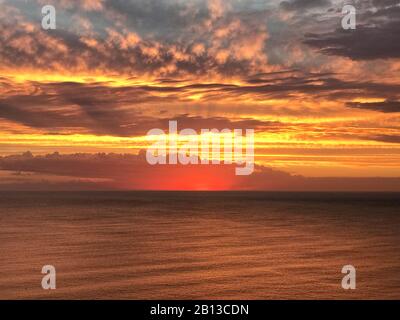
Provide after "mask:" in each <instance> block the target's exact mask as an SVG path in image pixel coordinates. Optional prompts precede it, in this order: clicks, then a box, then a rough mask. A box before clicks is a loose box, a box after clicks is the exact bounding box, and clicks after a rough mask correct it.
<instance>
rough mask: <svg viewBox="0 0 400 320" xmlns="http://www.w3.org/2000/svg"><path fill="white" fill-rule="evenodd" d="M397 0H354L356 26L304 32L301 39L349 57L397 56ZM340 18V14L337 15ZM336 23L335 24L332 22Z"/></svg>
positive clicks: (399, 27) (399, 50) (399, 52)
mask: <svg viewBox="0 0 400 320" xmlns="http://www.w3.org/2000/svg"><path fill="white" fill-rule="evenodd" d="M398 4H400V1H399V0H396V1H394V0H393V1H392V0H387V1H372V3H371V2H368V1H366V2H357V3H356V4H355V6H356V9H357V11H356V13H357V16H356V19H357V25H356V29H354V30H353V29H351V30H344V29H342V28H341V27H340V28H337V29H336V30H335V31H331V32H325V33H307V34H305V40H304V43H305V44H307V45H309V46H311V47H313V48H317V49H319V50H320V52H322V53H324V54H327V55H336V56H343V57H348V58H350V59H353V60H374V59H389V58H399V57H400V41H399V33H400V6H398ZM336 19H338V21H340V19H341V17H337V18H336ZM336 25H337V24H336Z"/></svg>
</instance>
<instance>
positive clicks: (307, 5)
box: [280, 0, 331, 11]
mask: <svg viewBox="0 0 400 320" xmlns="http://www.w3.org/2000/svg"><path fill="white" fill-rule="evenodd" d="M329 5H331V1H330V0H289V1H282V2H281V3H280V6H281V8H283V9H284V10H288V11H293V10H305V9H313V8H320V7H327V6H329Z"/></svg>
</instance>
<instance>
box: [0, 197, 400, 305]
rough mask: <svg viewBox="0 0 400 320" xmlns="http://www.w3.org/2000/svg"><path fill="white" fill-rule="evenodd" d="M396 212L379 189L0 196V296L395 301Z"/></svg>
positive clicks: (396, 203) (398, 286)
mask: <svg viewBox="0 0 400 320" xmlns="http://www.w3.org/2000/svg"><path fill="white" fill-rule="evenodd" d="M399 209H400V194H389V193H381V194H379V193H365V194H356V193H354V194H340V193H304V194H302V193H262V192H259V193H246V192H226V193H207V192H198V193H196V192H193V193H191V192H188V193H184V192H182V193H180V192H164V193H162V192H80V193H68V192H66V193H62V192H59V193H58V192H57V193H11V192H2V193H0V261H1V264H0V299H11V298H18V299H20V298H24V299H33V298H51V299H59V298H68V299H101V298H102V299H322V298H325V299H344V298H346V299H347V298H349V299H373V298H375V299H383V298H387V299H399V298H400V210H399ZM47 264H50V265H54V266H55V267H56V269H57V289H56V290H52V291H45V290H43V289H42V288H41V279H42V276H43V275H42V274H41V269H42V266H43V265H47ZM347 264H351V265H354V266H355V267H356V269H357V289H356V290H353V291H346V290H343V289H342V287H341V279H342V277H343V275H342V274H341V269H342V267H343V266H344V265H347Z"/></svg>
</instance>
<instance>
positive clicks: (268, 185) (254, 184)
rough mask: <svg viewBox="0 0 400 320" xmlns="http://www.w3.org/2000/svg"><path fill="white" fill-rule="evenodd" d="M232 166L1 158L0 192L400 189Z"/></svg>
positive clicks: (120, 157)
mask: <svg viewBox="0 0 400 320" xmlns="http://www.w3.org/2000/svg"><path fill="white" fill-rule="evenodd" d="M234 167H235V165H224V164H221V165H188V166H183V165H158V166H157V165H156V166H151V165H149V164H147V162H146V160H145V156H144V153H143V152H142V153H140V154H139V155H129V154H115V153H113V154H104V153H100V154H84V153H79V154H69V155H67V154H65V155H64V154H59V153H53V154H47V155H41V156H39V155H38V156H34V155H32V154H31V153H30V152H26V153H24V154H20V155H11V156H4V157H0V172H3V173H4V172H8V173H10V172H15V173H17V175H15V174H14V175H13V178H12V179H10V177H8V179H2V181H1V182H0V189H1V190H84V189H86V190H121V189H125V190H200V189H206V190H287V191H339V190H342V191H345V190H352V191H357V190H360V191H388V190H392V191H394V190H396V191H400V178H305V177H302V176H296V175H291V174H289V173H286V172H283V171H279V170H274V169H271V168H268V167H264V166H256V171H255V172H254V173H253V174H252V175H250V176H236V175H235V170H234ZM51 177H53V178H51ZM56 178H57V179H56Z"/></svg>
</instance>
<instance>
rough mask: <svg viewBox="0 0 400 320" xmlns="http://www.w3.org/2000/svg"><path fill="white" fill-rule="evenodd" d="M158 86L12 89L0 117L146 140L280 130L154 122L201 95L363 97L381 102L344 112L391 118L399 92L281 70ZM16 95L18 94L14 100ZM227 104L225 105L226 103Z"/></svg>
mask: <svg viewBox="0 0 400 320" xmlns="http://www.w3.org/2000/svg"><path fill="white" fill-rule="evenodd" d="M171 81H172V80H171V79H169V81H168V83H164V84H163V85H162V86H159V85H131V86H120V87H115V86H110V85H109V84H108V83H86V84H85V83H73V82H59V83H36V82H31V83H30V84H29V86H30V90H28V91H27V93H25V94H24V93H23V92H24V91H25V90H26V88H25V87H24V85H21V86H19V85H17V84H15V86H14V87H12V88H11V89H6V94H5V95H4V96H3V97H1V98H0V118H3V119H7V120H10V121H13V122H16V123H20V124H23V125H25V126H28V127H32V128H37V129H43V130H46V131H47V132H51V133H55V132H57V133H65V132H71V131H73V132H79V133H93V134H100V135H113V136H137V135H144V134H146V132H147V131H148V130H150V129H153V128H162V129H163V128H166V127H167V124H168V119H171V118H175V119H176V120H178V121H179V122H180V123H181V125H182V126H185V127H187V128H194V129H197V128H212V127H213V128H214V127H215V128H217V129H223V128H233V127H236V128H247V127H250V128H253V129H255V130H259V131H262V130H265V131H269V130H280V129H282V128H283V124H281V123H277V122H268V121H259V120H243V119H228V118H224V117H198V116H190V115H188V114H185V113H186V112H180V113H179V112H177V113H176V114H175V115H171V114H169V115H168V118H167V115H166V116H165V117H162V118H160V114H156V112H157V110H158V109H159V108H160V107H162V108H163V110H164V113H165V110H166V109H168V105H175V106H176V105H181V106H184V105H185V104H187V103H193V100H191V96H192V95H201V96H202V98H201V101H199V102H198V103H199V104H201V103H204V104H207V103H209V102H213V103H216V102H221V101H222V102H224V101H226V99H228V100H230V101H235V100H238V101H239V99H246V97H251V99H252V100H253V101H256V100H265V99H269V98H278V99H286V98H288V97H299V96H300V97H301V96H303V95H307V96H309V95H312V96H313V98H315V99H328V100H332V101H333V100H334V101H342V100H348V99H349V100H351V99H355V98H358V97H360V95H362V96H363V97H365V98H368V97H370V98H376V97H379V98H382V97H384V98H386V99H387V101H386V102H383V103H380V104H377V103H371V104H369V103H366V104H362V103H358V104H357V103H348V104H347V105H348V106H349V107H353V108H364V109H371V110H377V111H383V112H396V111H397V110H398V102H397V101H398V100H399V99H400V92H399V90H398V86H397V85H394V84H381V83H374V82H357V81H354V82H352V81H344V80H340V79H337V78H335V75H334V74H332V73H303V72H300V71H293V70H290V71H287V72H279V73H275V72H273V73H270V74H268V73H263V74H259V75H255V76H253V77H251V78H250V79H248V80H247V84H242V85H232V84H224V83H194V84H185V83H181V82H175V83H174V82H173V81H172V82H171ZM16 92H18V94H16ZM224 103H225V104H226V103H227V102H224Z"/></svg>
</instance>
